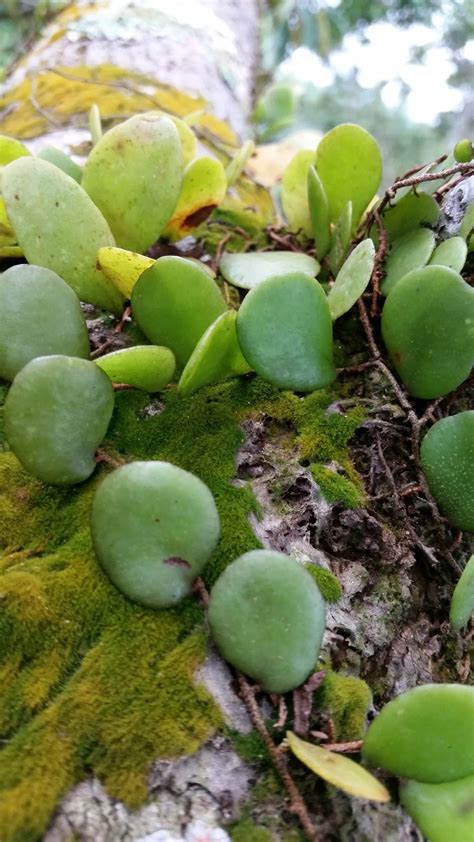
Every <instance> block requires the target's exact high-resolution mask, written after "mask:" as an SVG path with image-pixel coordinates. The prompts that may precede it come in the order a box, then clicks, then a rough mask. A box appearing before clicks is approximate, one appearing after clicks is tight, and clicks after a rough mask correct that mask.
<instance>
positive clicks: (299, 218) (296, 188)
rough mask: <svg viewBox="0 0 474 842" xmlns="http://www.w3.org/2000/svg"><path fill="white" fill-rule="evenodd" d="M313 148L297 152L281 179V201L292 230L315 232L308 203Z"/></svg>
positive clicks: (309, 233)
mask: <svg viewBox="0 0 474 842" xmlns="http://www.w3.org/2000/svg"><path fill="white" fill-rule="evenodd" d="M314 160H315V153H314V152H313V150H312V149H302V150H301V151H300V152H297V153H296V155H295V156H294V158H292V160H291V161H290V163H289V164H288V166H287V168H286V170H285V172H284V173H283V178H282V180H281V203H282V206H283V213H284V214H285V216H286V218H287V220H288V225H289V228H290V230H291V231H300V230H301V231H303V232H304V233H305V234H306V236H307V237H311V236H312V234H313V226H312V223H311V216H310V212H309V204H308V171H309V168H310V166H311V165H312V164H314Z"/></svg>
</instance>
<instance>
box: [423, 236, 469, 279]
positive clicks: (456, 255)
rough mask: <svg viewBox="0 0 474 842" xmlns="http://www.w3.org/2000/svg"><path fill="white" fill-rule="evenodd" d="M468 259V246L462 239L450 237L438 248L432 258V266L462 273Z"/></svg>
mask: <svg viewBox="0 0 474 842" xmlns="http://www.w3.org/2000/svg"><path fill="white" fill-rule="evenodd" d="M466 257H467V245H466V243H465V241H464V240H463V238H462V237H450V238H449V240H444V242H443V243H440V244H439V246H436V248H435V250H434V252H433V254H432V255H431V257H430V265H434V266H448V268H449V269H454V271H455V272H460V271H461V269H462V268H463V266H464V264H465V262H466Z"/></svg>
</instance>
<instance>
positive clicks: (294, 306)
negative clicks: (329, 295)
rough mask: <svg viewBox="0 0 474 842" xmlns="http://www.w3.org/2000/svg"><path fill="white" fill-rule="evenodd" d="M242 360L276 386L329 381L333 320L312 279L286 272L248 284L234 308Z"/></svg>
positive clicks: (309, 386)
mask: <svg viewBox="0 0 474 842" xmlns="http://www.w3.org/2000/svg"><path fill="white" fill-rule="evenodd" d="M237 337H238V340H239V344H240V347H241V349H242V353H243V355H244V357H245V359H246V360H247V362H248V363H249V364H250V365H251V366H252V368H254V369H255V371H256V372H257V373H258V374H260V375H261V376H262V377H264V378H265V380H268V381H269V382H270V383H273V384H274V385H276V386H279V387H280V388H281V389H293V390H294V391H300V392H311V391H313V390H314V389H321V388H323V387H324V386H327V385H328V384H329V383H332V381H333V380H334V378H335V376H336V371H335V368H334V363H333V346H332V320H331V314H330V312H329V306H328V303H327V299H326V296H325V294H324V292H323V290H322V288H321V287H320V285H319V284H318V282H317V281H315V280H313V279H312V278H309V277H308V276H307V275H302V274H296V273H290V274H287V275H278V276H277V277H273V278H267V279H266V280H265V281H262V283H261V284H259V286H257V287H255V289H253V290H251V291H250V292H249V293H248V295H247V296H246V298H245V299H244V302H243V304H242V305H241V307H240V310H239V312H238V314H237Z"/></svg>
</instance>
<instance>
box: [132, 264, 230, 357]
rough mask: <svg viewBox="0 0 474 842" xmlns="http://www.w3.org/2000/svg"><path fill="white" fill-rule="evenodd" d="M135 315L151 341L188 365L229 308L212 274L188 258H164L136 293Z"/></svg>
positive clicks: (141, 281)
mask: <svg viewBox="0 0 474 842" xmlns="http://www.w3.org/2000/svg"><path fill="white" fill-rule="evenodd" d="M132 307H133V314H134V316H135V318H136V320H137V322H138V324H139V325H140V327H141V329H142V330H143V332H144V334H145V335H146V337H147V338H148V339H149V340H150V342H153V343H155V344H156V345H164V346H165V347H166V348H171V350H172V351H173V353H174V355H175V357H176V360H177V362H178V364H179V365H180V366H184V365H186V363H187V361H188V359H189V357H190V356H191V354H192V352H193V350H194V348H195V346H196V345H197V343H198V341H199V339H200V338H201V336H202V335H203V333H204V331H205V330H206V329H207V328H208V327H209V326H210V325H211V324H212V322H213V321H215V320H216V319H217V317H218V316H220V315H221V313H224V312H225V310H226V309H227V308H226V305H225V301H224V299H223V297H222V295H221V293H220V290H219V288H218V286H217V284H216V283H215V282H214V281H213V279H212V278H211V277H210V275H209V273H208V272H207V271H206V269H204V268H203V267H202V266H200V265H199V264H198V263H195V262H194V261H192V260H186V258H184V257H160V258H159V259H158V260H157V261H156V262H155V263H154V264H153V266H151V267H150V269H147V270H146V271H145V272H143V274H142V275H140V278H139V279H138V281H137V283H136V284H135V286H134V288H133V291H132Z"/></svg>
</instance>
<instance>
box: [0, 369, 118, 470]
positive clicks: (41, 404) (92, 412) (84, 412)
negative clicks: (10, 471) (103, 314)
mask: <svg viewBox="0 0 474 842" xmlns="http://www.w3.org/2000/svg"><path fill="white" fill-rule="evenodd" d="M113 408H114V392H113V388H112V384H111V382H110V380H109V378H108V377H107V375H106V374H104V372H103V371H101V370H100V368H98V367H97V366H96V365H95V363H93V362H89V361H88V360H80V359H77V358H75V357H64V356H51V357H37V358H36V359H34V360H31V362H29V363H27V364H26V365H25V367H24V368H22V370H21V371H20V372H19V374H17V376H16V377H15V379H14V381H13V383H12V385H11V388H10V391H9V392H8V395H7V399H6V401H5V435H6V439H7V441H8V444H9V445H10V447H11V449H12V450H13V452H14V454H15V456H17V458H18V459H19V460H20V462H21V464H22V465H23V467H24V468H26V470H27V471H29V472H30V473H31V474H33V476H35V477H38V479H41V480H43V481H44V482H49V483H51V484H52V485H72V484H74V483H77V482H83V481H84V480H86V479H87V478H88V477H89V476H90V475H91V474H92V472H93V470H94V468H95V465H96V461H95V451H96V449H97V447H98V446H99V444H100V443H101V441H102V439H103V438H104V436H105V434H106V432H107V427H108V426H109V422H110V419H111V417H112V412H113Z"/></svg>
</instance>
